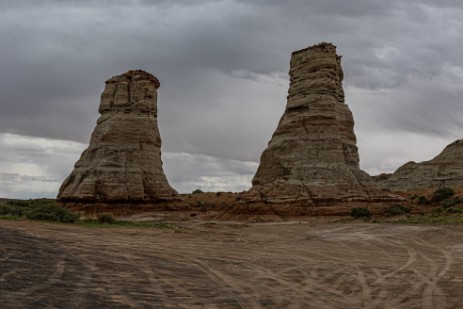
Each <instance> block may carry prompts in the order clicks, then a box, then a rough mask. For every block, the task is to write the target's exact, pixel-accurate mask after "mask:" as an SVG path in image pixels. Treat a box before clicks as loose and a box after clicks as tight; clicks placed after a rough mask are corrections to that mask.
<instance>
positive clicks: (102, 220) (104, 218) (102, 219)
mask: <svg viewBox="0 0 463 309" xmlns="http://www.w3.org/2000/svg"><path fill="white" fill-rule="evenodd" d="M114 221H115V220H114V217H113V216H111V215H110V214H102V215H99V216H98V222H100V223H108V224H112V223H114Z"/></svg>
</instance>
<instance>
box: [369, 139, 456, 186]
mask: <svg viewBox="0 0 463 309" xmlns="http://www.w3.org/2000/svg"><path fill="white" fill-rule="evenodd" d="M373 179H374V180H376V181H377V184H378V185H379V186H380V187H382V188H384V189H389V190H395V191H405V190H410V189H421V188H431V187H440V186H451V187H461V186H463V139H460V140H456V141H454V142H453V143H451V144H450V145H447V147H445V149H444V150H443V151H442V152H441V153H440V154H439V155H438V156H436V157H435V158H434V159H432V160H429V161H424V162H420V163H415V162H413V161H410V162H408V163H405V164H404V165H402V166H401V167H399V168H398V169H397V170H396V171H395V172H394V173H393V174H381V175H378V176H375V177H373Z"/></svg>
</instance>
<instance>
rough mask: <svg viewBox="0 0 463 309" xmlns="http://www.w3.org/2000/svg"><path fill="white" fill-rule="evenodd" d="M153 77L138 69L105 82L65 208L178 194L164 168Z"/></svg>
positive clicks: (66, 190) (68, 183) (64, 188)
mask: <svg viewBox="0 0 463 309" xmlns="http://www.w3.org/2000/svg"><path fill="white" fill-rule="evenodd" d="M158 87H159V81H158V80H157V78H156V77H154V76H153V75H151V74H149V73H147V72H144V71H140V70H136V71H128V72H126V73H124V74H122V75H118V76H114V77H112V78H110V79H109V80H107V81H106V87H105V89H104V91H103V93H102V95H101V103H100V107H99V112H100V114H101V116H100V118H99V119H98V120H97V125H96V127H95V129H94V131H93V133H92V137H91V140H90V145H89V147H88V148H87V149H86V150H85V151H84V152H83V153H82V156H81V158H80V159H79V160H78V161H77V163H76V164H75V167H74V170H73V171H72V173H71V175H69V177H68V178H66V180H65V181H64V182H63V184H62V185H61V188H60V190H59V193H58V197H57V199H58V201H60V202H63V203H75V202H82V203H92V202H103V203H120V202H156V201H162V200H169V199H172V198H173V197H174V196H175V195H176V194H177V192H176V191H175V190H174V189H173V188H172V187H171V186H170V185H169V183H168V182H167V179H166V176H165V174H164V172H163V169H162V160H161V137H160V134H159V129H158V124H157V88H158Z"/></svg>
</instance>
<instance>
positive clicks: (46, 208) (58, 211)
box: [25, 204, 79, 223]
mask: <svg viewBox="0 0 463 309" xmlns="http://www.w3.org/2000/svg"><path fill="white" fill-rule="evenodd" d="M25 216H26V218H27V219H32V220H49V221H57V222H66V223H73V222H75V221H76V220H77V219H79V215H77V214H75V213H73V212H71V211H69V210H68V209H66V208H63V207H61V206H58V205H56V204H48V205H39V206H35V207H32V208H31V209H30V210H29V211H27V212H26V213H25Z"/></svg>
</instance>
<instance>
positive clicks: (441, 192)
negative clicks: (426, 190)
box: [431, 187, 455, 203]
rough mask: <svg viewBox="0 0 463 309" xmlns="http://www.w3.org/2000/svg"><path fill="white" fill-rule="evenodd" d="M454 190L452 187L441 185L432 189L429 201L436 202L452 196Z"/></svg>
mask: <svg viewBox="0 0 463 309" xmlns="http://www.w3.org/2000/svg"><path fill="white" fill-rule="evenodd" d="M454 194H455V192H454V191H453V190H452V188H447V187H443V188H440V189H437V190H436V191H434V193H433V194H432V197H431V203H438V202H441V201H443V200H446V199H448V198H449V197H451V196H453V195H454Z"/></svg>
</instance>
